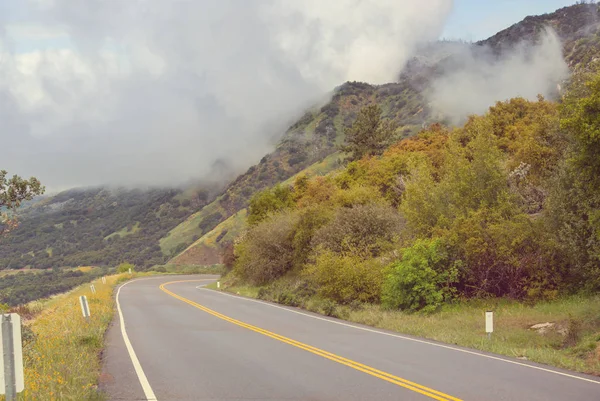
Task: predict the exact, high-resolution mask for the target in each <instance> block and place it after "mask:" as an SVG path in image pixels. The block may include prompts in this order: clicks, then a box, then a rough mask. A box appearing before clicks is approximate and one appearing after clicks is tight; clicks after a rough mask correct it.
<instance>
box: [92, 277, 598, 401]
mask: <svg viewBox="0 0 600 401" xmlns="http://www.w3.org/2000/svg"><path fill="white" fill-rule="evenodd" d="M214 279H215V277H214V276H212V277H211V276H176V277H173V276H170V277H155V278H147V279H138V280H134V281H131V282H128V283H126V284H124V285H123V286H122V287H120V289H119V292H118V296H117V301H118V304H119V309H120V312H121V315H122V320H121V319H119V316H117V317H116V318H115V320H114V322H113V324H112V325H111V328H110V329H109V332H108V334H107V344H106V349H105V352H104V366H103V373H102V376H101V381H100V386H101V389H102V390H104V391H105V392H106V393H107V395H108V397H109V399H111V400H159V401H171V400H173V401H184V400H185V401H187V400H189V401H197V400H344V401H346V400H407V401H408V400H432V399H435V400H439V401H458V400H527V401H559V400H569V401H590V400H600V380H598V378H595V377H590V376H585V375H580V374H576V373H572V372H568V371H562V370H558V369H552V368H549V367H546V366H543V365H537V364H532V363H524V362H522V361H519V360H513V359H510V358H504V357H499V356H497V355H493V354H486V353H480V352H476V351H472V350H468V349H464V348H459V347H450V346H446V345H443V344H439V343H435V342H430V341H426V340H421V339H418V338H413V337H409V336H401V335H397V334H395V333H391V332H387V331H382V330H373V329H371V328H368V327H366V326H360V325H351V324H346V323H345V322H343V321H340V320H337V319H328V318H323V317H322V316H319V315H314V314H311V313H306V312H303V311H299V310H297V309H294V308H285V307H281V306H279V305H273V304H268V303H263V302H260V301H254V300H249V299H245V298H240V297H236V296H231V295H229V294H224V293H220V292H216V291H211V290H207V289H203V288H202V285H204V284H206V283H207V282H209V281H211V280H214ZM200 280H203V281H200ZM123 322H124V324H125V326H124V327H123V325H122V323H123ZM123 328H124V330H123ZM132 361H133V362H132Z"/></svg>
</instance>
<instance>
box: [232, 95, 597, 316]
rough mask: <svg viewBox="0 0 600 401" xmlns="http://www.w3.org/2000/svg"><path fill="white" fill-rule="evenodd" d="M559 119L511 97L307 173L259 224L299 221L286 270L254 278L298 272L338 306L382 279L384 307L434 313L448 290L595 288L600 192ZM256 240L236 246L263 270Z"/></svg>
mask: <svg viewBox="0 0 600 401" xmlns="http://www.w3.org/2000/svg"><path fill="white" fill-rule="evenodd" d="M580 98H581V97H576V99H580ZM567 105H568V104H567ZM565 107H566V106H565ZM562 113H563V114H561V115H564V113H565V112H562ZM559 122H560V116H559V111H558V107H557V105H556V104H554V103H552V102H549V101H547V100H545V99H543V98H541V97H540V98H538V100H537V101H535V102H530V101H526V100H524V99H520V98H518V99H512V100H510V101H507V102H499V103H497V104H496V105H495V106H493V107H491V108H490V110H489V112H488V113H486V114H485V115H482V116H472V117H471V118H470V119H469V121H467V123H466V124H465V125H464V127H462V128H455V129H453V130H449V129H446V128H444V127H442V126H440V125H437V124H434V125H432V126H430V127H429V128H428V129H426V130H424V131H423V132H421V133H420V134H419V135H417V136H415V137H412V138H409V139H404V140H402V141H400V142H398V143H396V144H394V145H392V146H390V147H389V148H388V149H387V150H386V151H385V152H383V154H381V156H378V157H368V158H363V159H361V160H357V161H353V162H351V163H349V164H348V165H347V166H346V168H344V169H343V170H342V171H339V172H335V173H330V174H329V175H327V176H324V177H312V178H311V177H305V176H302V177H299V178H298V179H296V181H295V182H294V187H293V188H290V189H289V190H290V191H291V194H292V195H291V196H290V197H286V198H285V199H286V203H285V207H281V208H279V209H278V208H273V210H285V211H284V212H281V211H280V212H279V214H275V215H271V216H272V217H271V218H267V219H266V220H264V221H263V222H261V221H258V222H256V223H255V225H254V226H253V230H255V229H256V230H258V229H260V228H261V227H263V225H264V224H265V222H267V221H268V222H270V223H269V224H271V223H272V221H275V220H276V218H275V217H274V216H283V215H285V216H294V219H295V220H294V222H293V223H292V224H290V226H289V227H288V228H287V230H286V235H289V236H286V237H282V238H286V240H285V241H286V242H285V250H286V252H285V253H284V254H285V255H286V257H285V261H284V262H283V263H282V266H286V267H285V268H283V269H282V270H280V271H278V273H277V274H276V275H270V274H267V275H265V276H264V277H263V278H262V279H261V280H256V281H259V282H260V283H261V284H266V283H270V282H272V280H273V279H275V278H280V277H282V275H285V274H286V273H285V272H292V273H290V274H296V273H298V272H301V274H302V277H305V278H306V279H307V280H308V283H309V285H310V286H311V288H312V289H313V290H315V291H316V292H317V293H318V294H319V295H320V296H321V297H323V298H325V299H331V300H334V301H335V302H339V303H344V302H348V300H349V299H350V298H351V297H359V295H357V294H358V292H359V291H358V290H356V288H357V285H356V283H357V282H359V281H360V282H363V283H364V284H367V283H371V284H373V283H378V285H379V286H381V285H384V287H385V291H384V294H385V295H384V296H383V297H382V301H383V302H384V304H385V305H386V306H388V307H393V308H398V307H402V308H403V309H406V310H409V311H413V310H425V311H432V310H435V309H436V308H437V307H439V305H441V304H442V303H444V302H446V301H447V300H448V299H449V298H450V297H451V295H453V294H456V295H457V296H460V297H489V296H495V297H511V298H517V299H523V298H535V299H552V298H554V297H556V296H557V295H558V294H560V293H564V292H568V291H575V290H581V289H583V288H587V289H588V290H593V289H594V288H598V287H597V286H598V283H599V281H600V274H599V270H598V268H597V266H598V262H597V259H595V258H596V257H597V256H596V255H598V253H597V249H600V247H598V248H597V247H596V244H597V243H600V241H597V238H600V236H598V235H597V234H595V233H596V231H594V229H593V224H596V222H597V221H598V220H599V219H595V217H594V216H595V215H594V212H595V211H596V210H598V206H597V204H596V203H595V202H596V201H597V200H598V199H600V197H599V196H596V195H594V194H598V191H597V190H596V189H595V187H594V188H592V187H586V186H585V185H584V183H585V182H591V179H586V178H585V174H584V173H583V172H582V171H580V170H578V169H577V168H576V166H579V164H576V163H580V160H581V159H578V158H577V157H575V155H577V154H580V153H581V150H580V147H578V145H577V143H579V142H578V141H576V140H572V139H570V138H569V136H570V135H569V132H568V130H566V128H563V129H561V128H560V126H559ZM571 135H572V134H571ZM578 152H579V153H578ZM560 177H564V178H560ZM561 181H564V182H563V183H562V184H561ZM567 184H568V185H567ZM569 185H570V186H569ZM599 187H600V186H599ZM290 198H291V199H290ZM569 202H570V203H569ZM272 203H274V202H272ZM265 209H267V208H265ZM549 211H552V214H550V213H548V212H549ZM540 212H543V213H540ZM265 214H266V213H265ZM266 215H268V214H266ZM269 219H273V220H269ZM264 228H265V229H266V225H265V226H264ZM250 238H251V237H242V239H241V240H240V241H239V243H238V244H237V245H236V247H235V251H236V255H240V256H241V255H244V258H238V260H237V262H236V263H237V264H236V267H237V270H240V271H243V266H244V265H245V264H248V265H252V266H253V269H254V273H253V274H254V275H257V273H256V272H257V270H256V269H259V270H260V269H261V267H260V266H261V263H260V262H258V260H259V257H258V256H257V255H259V254H260V253H259V251H258V250H256V251H255V252H248V249H249V248H248V244H249V243H250ZM289 238H291V240H290V239H289ZM280 241H281V238H280ZM442 244H443V246H442ZM569 248H570V249H569ZM574 250H577V251H578V253H579V255H573V253H574V252H575V251H574ZM260 258H264V256H261V257H260ZM350 261H352V263H351V262H350ZM393 261H395V262H393ZM381 263H384V264H390V266H391V267H390V273H389V274H388V276H387V277H386V278H385V279H384V278H383V277H382V275H381V274H380V273H379V272H378V270H377V269H369V268H367V266H374V265H378V264H381ZM258 275H260V274H258ZM242 277H243V276H242ZM268 277H273V278H272V279H269V278H268ZM357 277H360V280H359V279H357ZM256 281H255V282H256ZM583 284H585V285H583ZM349 294H352V295H349ZM367 294H369V295H366V297H367V298H369V299H372V298H373V297H372V292H367ZM375 298H377V297H375ZM294 299H296V300H297V298H294Z"/></svg>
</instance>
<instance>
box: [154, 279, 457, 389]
mask: <svg viewBox="0 0 600 401" xmlns="http://www.w3.org/2000/svg"><path fill="white" fill-rule="evenodd" d="M190 281H204V280H180V281H170V282H168V283H164V284H161V285H160V289H161V290H163V291H164V292H166V293H167V294H169V295H171V296H172V297H174V298H177V299H179V300H181V301H183V302H185V303H187V304H189V305H191V306H193V307H195V308H197V309H200V310H202V311H204V312H206V313H208V314H211V315H213V316H216V317H218V318H219V319H222V320H225V321H227V322H230V323H233V324H235V325H237V326H240V327H244V328H246V329H248V330H252V331H254V332H256V333H260V334H263V335H265V336H267V337H271V338H273V339H275V340H278V341H281V342H283V343H286V344H289V345H293V346H294V347H297V348H300V349H303V350H305V351H308V352H310V353H313V354H315V355H319V356H321V357H323V358H326V359H329V360H331V361H334V362H337V363H340V364H342V365H345V366H349V367H351V368H353V369H356V370H358V371H361V372H364V373H367V374H369V375H371V376H374V377H377V378H379V379H381V380H385V381H387V382H390V383H393V384H396V385H398V386H401V387H404V388H406V389H409V390H412V391H414V392H417V393H419V394H423V395H425V396H427V397H429V398H433V399H435V400H438V401H461V400H460V399H458V398H455V397H452V396H450V395H448V394H444V393H442V392H440V391H437V390H434V389H431V388H429V387H425V386H423V385H421V384H418V383H414V382H411V381H409V380H406V379H403V378H401V377H398V376H394V375H392V374H390V373H387V372H383V371H381V370H378V369H375V368H373V367H371V366H368V365H363V364H362V363H359V362H356V361H353V360H351V359H347V358H344V357H341V356H339V355H336V354H332V353H331V352H327V351H324V350H322V349H320V348H316V347H313V346H311V345H308V344H304V343H301V342H300V341H296V340H293V339H291V338H288V337H284V336H282V335H279V334H276V333H273V332H270V331H268V330H265V329H262V328H260V327H257V326H252V325H250V324H248V323H244V322H242V321H240V320H236V319H233V318H231V317H229V316H225V315H223V314H221V313H219V312H216V311H214V310H212V309H209V308H207V307H205V306H202V305H200V304H198V303H196V302H194V301H191V300H189V299H187V298H184V297H182V296H180V295H177V294H175V293H173V292H171V291H169V290H167V289H166V286H167V285H169V284H176V283H185V282H190Z"/></svg>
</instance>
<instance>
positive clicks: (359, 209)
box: [313, 204, 404, 256]
mask: <svg viewBox="0 0 600 401" xmlns="http://www.w3.org/2000/svg"><path fill="white" fill-rule="evenodd" d="M403 226H404V223H403V220H402V218H401V216H400V214H399V213H398V212H397V211H396V210H395V209H394V208H392V207H390V206H385V205H378V204H368V205H358V206H355V207H352V208H342V209H340V210H339V211H338V212H337V214H336V216H335V217H334V219H333V220H332V221H331V222H330V223H328V224H327V225H325V226H324V227H323V228H321V229H320V230H319V231H318V232H317V233H316V234H315V238H314V239H313V245H314V246H315V247H316V246H321V247H323V248H324V249H327V250H330V251H333V252H336V253H340V254H341V253H348V252H352V253H357V254H361V255H365V256H367V255H370V256H378V255H380V254H381V253H382V252H383V251H384V250H385V249H386V248H388V247H389V245H390V244H391V243H392V242H393V241H394V240H395V239H396V238H397V237H398V235H399V233H400V231H401V230H402V228H403Z"/></svg>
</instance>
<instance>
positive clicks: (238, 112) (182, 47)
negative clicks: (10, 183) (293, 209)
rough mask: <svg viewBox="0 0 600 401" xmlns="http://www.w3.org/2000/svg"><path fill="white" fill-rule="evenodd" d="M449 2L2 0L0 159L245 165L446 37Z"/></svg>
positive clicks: (112, 175) (120, 177) (130, 167)
mask: <svg viewBox="0 0 600 401" xmlns="http://www.w3.org/2000/svg"><path fill="white" fill-rule="evenodd" d="M451 7H452V1H451V0H431V1H421V0H367V1H360V2H359V1H355V0H337V1H320V0H310V1H286V0H261V1H258V0H257V1H244V0H239V1H234V0H230V1H227V0H196V1H187V2H183V1H178V2H172V1H164V0H147V1H143V2H142V1H122V0H112V1H101V0H85V1H69V0H27V1H25V0H6V2H5V3H4V4H3V5H2V6H0V11H2V12H1V13H0V14H1V15H0V144H1V145H2V148H3V149H4V152H3V157H2V162H1V165H0V168H3V169H7V170H9V172H10V173H16V174H19V175H22V176H30V175H35V176H37V177H38V178H39V179H40V180H41V181H42V182H43V183H44V184H45V185H46V186H48V187H49V188H51V189H60V188H67V187H73V186H80V185H86V186H89V185H98V184H113V185H176V184H178V183H182V182H185V181H187V180H189V179H192V178H196V177H202V176H205V175H207V174H210V173H211V171H213V170H211V168H212V167H211V166H214V163H215V161H219V162H218V163H219V165H221V166H222V165H223V163H227V164H228V165H229V166H231V168H233V169H235V170H236V171H240V170H241V169H244V168H247V167H248V166H249V165H250V164H253V163H254V162H256V161H257V160H259V159H260V158H261V157H262V156H263V155H264V154H265V153H266V152H268V151H269V150H270V149H272V146H273V143H272V141H273V138H277V137H278V136H279V135H280V134H281V133H282V132H283V131H284V130H285V128H286V126H287V125H288V124H289V123H290V122H291V121H292V119H293V118H294V117H296V116H298V115H300V114H301V113H302V111H303V109H304V108H305V107H307V105H309V104H311V103H312V102H313V101H314V100H315V99H321V98H322V96H323V95H324V94H326V93H328V92H329V91H330V90H331V89H332V88H334V87H335V86H337V85H339V84H340V83H342V82H344V81H346V80H360V81H367V82H371V83H384V82H388V81H392V80H393V79H394V77H395V76H396V75H397V73H398V70H399V69H400V68H401V67H402V65H403V64H404V63H405V62H406V61H407V60H408V58H409V57H411V55H412V53H413V51H414V49H415V47H416V46H417V45H418V44H419V43H422V42H427V41H431V40H435V39H437V38H438V37H439V35H440V32H441V30H442V28H443V26H444V22H445V20H446V17H447V15H448V14H449V11H450V9H451ZM454 79H456V80H459V81H460V76H457V77H455V78H454ZM444 88H447V86H444V85H442V84H440V86H439V92H440V93H443V92H444ZM482 96H483V94H482ZM490 96H493V97H494V98H496V97H497V96H495V95H493V94H490ZM441 98H442V96H440V99H441ZM440 105H443V102H442V101H441V100H440Z"/></svg>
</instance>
